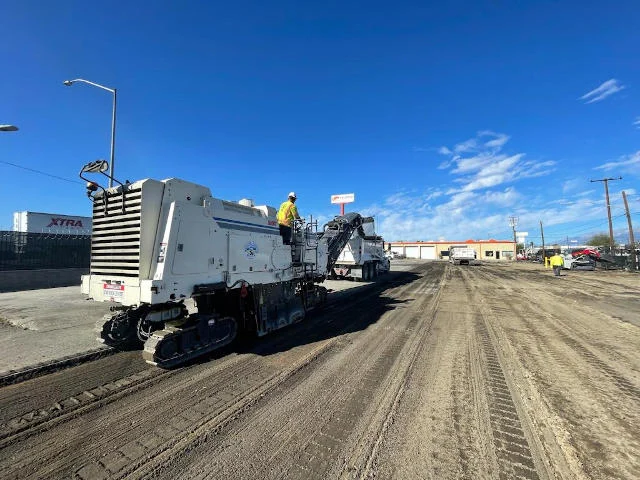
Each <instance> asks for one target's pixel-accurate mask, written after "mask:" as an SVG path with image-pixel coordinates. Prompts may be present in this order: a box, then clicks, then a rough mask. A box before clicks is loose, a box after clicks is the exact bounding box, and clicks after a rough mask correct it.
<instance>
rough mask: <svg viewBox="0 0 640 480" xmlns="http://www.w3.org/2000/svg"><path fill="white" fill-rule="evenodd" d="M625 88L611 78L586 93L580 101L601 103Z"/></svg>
mask: <svg viewBox="0 0 640 480" xmlns="http://www.w3.org/2000/svg"><path fill="white" fill-rule="evenodd" d="M624 88H625V87H624V85H622V84H621V83H620V82H618V80H616V79H615V78H611V79H609V80H607V81H606V82H604V83H603V84H602V85H600V86H599V87H597V88H594V89H593V90H591V91H590V92H587V93H585V94H584V95H583V96H581V97H580V100H584V101H585V103H594V102H599V101H601V100H604V99H605V98H607V97H609V96H611V95H613V94H614V93H617V92H619V91H620V90H624Z"/></svg>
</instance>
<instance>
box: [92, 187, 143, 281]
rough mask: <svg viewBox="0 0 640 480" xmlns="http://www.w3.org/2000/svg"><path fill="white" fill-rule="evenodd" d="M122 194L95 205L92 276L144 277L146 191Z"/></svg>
mask: <svg viewBox="0 0 640 480" xmlns="http://www.w3.org/2000/svg"><path fill="white" fill-rule="evenodd" d="M124 195H125V197H124V198H125V204H124V212H123V209H122V191H120V192H117V193H114V194H109V196H108V202H107V208H106V209H105V206H104V201H103V200H104V198H103V197H97V198H96V199H95V201H94V203H93V235H92V237H91V274H92V275H114V276H119V277H138V276H139V274H140V220H141V214H140V212H141V206H142V205H141V204H142V188H141V187H139V188H137V189H130V190H126V191H125V193H124Z"/></svg>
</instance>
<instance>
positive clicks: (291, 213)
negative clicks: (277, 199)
mask: <svg viewBox="0 0 640 480" xmlns="http://www.w3.org/2000/svg"><path fill="white" fill-rule="evenodd" d="M277 218H278V223H279V224H280V225H285V226H287V227H290V226H291V222H293V220H294V219H296V218H300V216H299V215H298V209H297V207H296V206H295V205H294V204H293V202H292V201H291V200H287V201H286V202H282V205H280V210H278V216H277Z"/></svg>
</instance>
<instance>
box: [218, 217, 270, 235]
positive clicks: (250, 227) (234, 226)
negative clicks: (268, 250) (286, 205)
mask: <svg viewBox="0 0 640 480" xmlns="http://www.w3.org/2000/svg"><path fill="white" fill-rule="evenodd" d="M213 219H214V220H215V221H216V222H218V224H219V225H220V227H222V228H228V229H230V230H243V231H246V232H259V233H271V234H274V233H279V231H280V230H279V228H278V227H272V226H270V225H257V224H255V223H248V222H241V221H239V220H231V219H230V218H218V217H213Z"/></svg>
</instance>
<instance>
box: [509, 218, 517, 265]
mask: <svg viewBox="0 0 640 480" xmlns="http://www.w3.org/2000/svg"><path fill="white" fill-rule="evenodd" d="M509 226H510V227H511V228H512V229H513V250H514V255H515V256H516V257H517V255H518V242H517V241H516V227H517V226H518V217H509Z"/></svg>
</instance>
